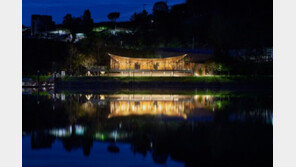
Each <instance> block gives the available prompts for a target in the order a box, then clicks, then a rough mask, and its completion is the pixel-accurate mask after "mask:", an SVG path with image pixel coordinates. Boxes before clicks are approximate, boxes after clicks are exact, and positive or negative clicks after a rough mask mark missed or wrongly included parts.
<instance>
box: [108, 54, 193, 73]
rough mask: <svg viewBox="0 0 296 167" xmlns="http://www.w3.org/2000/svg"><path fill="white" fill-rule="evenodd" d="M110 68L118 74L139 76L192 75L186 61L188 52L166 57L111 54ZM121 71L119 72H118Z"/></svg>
mask: <svg viewBox="0 0 296 167" xmlns="http://www.w3.org/2000/svg"><path fill="white" fill-rule="evenodd" d="M109 56H110V70H111V71H112V72H117V75H127V76H130V75H138V76H190V75H193V73H192V70H191V68H190V66H189V65H187V64H186V62H185V57H186V56H187V54H184V55H181V56H174V57H166V58H132V57H123V56H118V55H113V54H109ZM118 72H119V73H118Z"/></svg>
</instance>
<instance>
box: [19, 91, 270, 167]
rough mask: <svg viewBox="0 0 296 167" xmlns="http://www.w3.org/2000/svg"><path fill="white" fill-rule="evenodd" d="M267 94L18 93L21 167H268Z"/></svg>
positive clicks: (194, 92) (268, 117)
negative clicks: (21, 112) (20, 120)
mask: <svg viewBox="0 0 296 167" xmlns="http://www.w3.org/2000/svg"><path fill="white" fill-rule="evenodd" d="M272 119H273V115H272V94H271V95H270V94H266V93H262V94H260V93H259V94H258V93H254V94H252V93H234V92H226V93H225V92H219V91H216V92H213V91H211V92H208V91H188V92H182V93H178V94H175V93H173V94H168V93H166V94H162V93H160V92H147V91H146V92H145V93H139V92H137V93H130V92H129V93H125V94H123V93H120V94H116V93H113V94H110V93H91V94H90V93H84V92H76V93H56V92H54V91H39V92H36V91H34V90H26V89H24V90H23V141H22V142H23V146H22V147H23V149H22V150H23V166H24V167H27V166H28V167H35V166H50V167H52V166H63V167H65V166H104V167H108V166H110V167H113V166H114V167H116V166H124V167H134V166H143V167H145V166H147V167H148V166H167V167H170V166H172V167H179V166H272V149H273V145H272V143H273V138H272V136H273V134H272V128H273V123H272V121H273V120H272Z"/></svg>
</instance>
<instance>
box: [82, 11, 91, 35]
mask: <svg viewBox="0 0 296 167" xmlns="http://www.w3.org/2000/svg"><path fill="white" fill-rule="evenodd" d="M93 24H94V21H93V19H92V18H91V13H90V11H89V10H88V9H87V10H85V11H84V13H83V16H82V32H83V33H84V34H85V35H86V36H87V37H89V36H90V34H91V32H92V29H93Z"/></svg>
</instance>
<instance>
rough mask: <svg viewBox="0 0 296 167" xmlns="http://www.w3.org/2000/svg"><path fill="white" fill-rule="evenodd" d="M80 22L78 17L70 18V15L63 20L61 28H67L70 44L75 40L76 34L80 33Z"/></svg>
mask: <svg viewBox="0 0 296 167" xmlns="http://www.w3.org/2000/svg"><path fill="white" fill-rule="evenodd" d="M81 23H82V20H81V18H79V17H72V15H71V14H67V15H66V16H65V17H64V20H63V26H64V27H65V28H67V29H68V30H69V31H70V33H71V35H72V43H73V42H74V41H75V39H76V33H78V32H79V31H81Z"/></svg>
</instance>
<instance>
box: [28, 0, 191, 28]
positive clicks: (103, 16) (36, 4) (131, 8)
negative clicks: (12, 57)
mask: <svg viewBox="0 0 296 167" xmlns="http://www.w3.org/2000/svg"><path fill="white" fill-rule="evenodd" d="M158 1H160V0H23V11H22V12H23V16H22V19H23V25H25V26H31V15H32V14H42V15H51V16H52V17H53V21H54V22H55V23H56V24H60V23H62V21H63V17H64V16H65V15H66V14H67V13H70V14H72V16H76V17H77V16H81V15H82V14H83V11H84V10H85V9H89V10H90V12H91V14H92V18H93V19H94V21H95V22H100V21H107V20H108V18H107V15H108V14H109V13H110V12H120V18H119V19H118V21H125V20H129V18H130V16H131V15H132V14H133V13H134V12H140V11H142V10H143V4H147V5H146V7H145V8H146V10H147V11H148V12H149V13H150V12H151V11H152V7H153V4H154V3H155V2H158ZM183 2H185V0H168V5H169V6H170V5H174V4H179V3H183Z"/></svg>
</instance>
